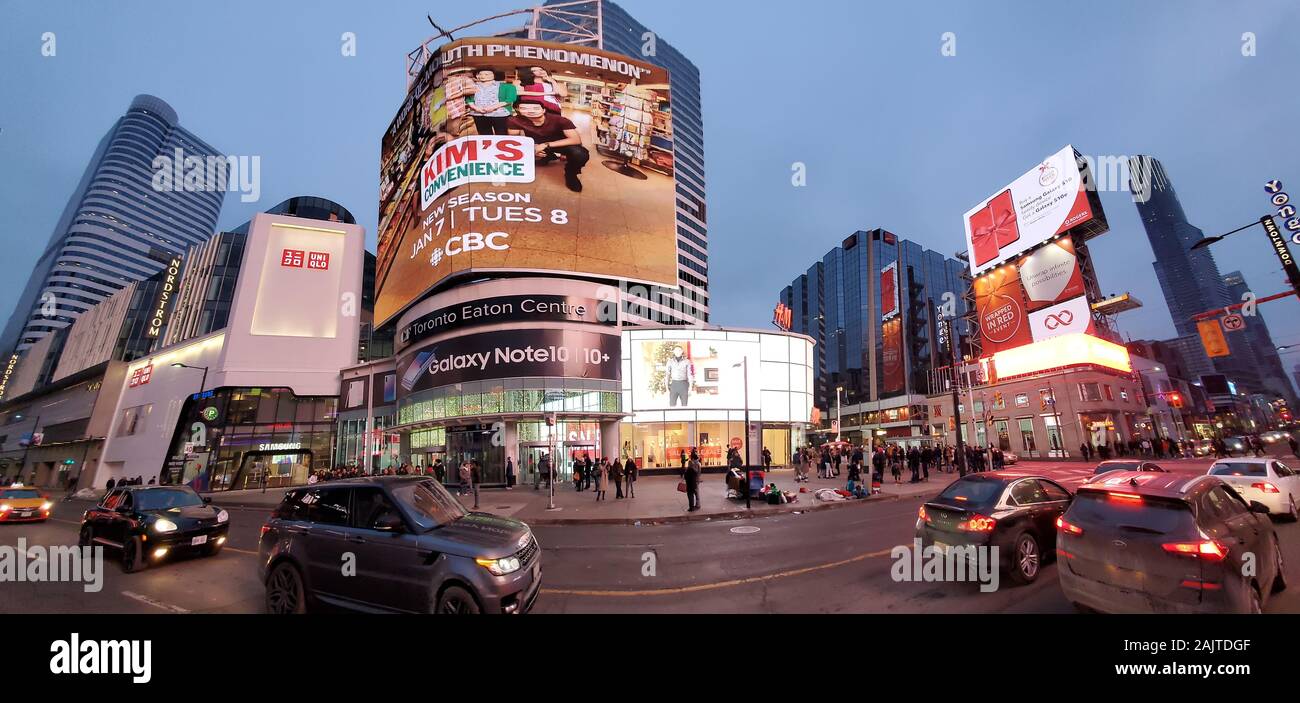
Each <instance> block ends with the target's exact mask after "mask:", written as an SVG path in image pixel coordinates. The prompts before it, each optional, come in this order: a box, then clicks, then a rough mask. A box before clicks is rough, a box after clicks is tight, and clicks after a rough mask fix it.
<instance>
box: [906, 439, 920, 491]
mask: <svg viewBox="0 0 1300 703" xmlns="http://www.w3.org/2000/svg"><path fill="white" fill-rule="evenodd" d="M907 468H908V470H909V471H911V472H912V481H911V483H920V482H921V452H920V451H918V450H917V449H916V447H912V448H911V449H909V450H907Z"/></svg>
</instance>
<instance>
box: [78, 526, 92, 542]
mask: <svg viewBox="0 0 1300 703" xmlns="http://www.w3.org/2000/svg"><path fill="white" fill-rule="evenodd" d="M94 543H95V533H94V532H93V531H91V529H90V525H86V526H85V527H83V528H81V534H79V535H78V536H77V546H78V547H89V546H91V545H93V544H94Z"/></svg>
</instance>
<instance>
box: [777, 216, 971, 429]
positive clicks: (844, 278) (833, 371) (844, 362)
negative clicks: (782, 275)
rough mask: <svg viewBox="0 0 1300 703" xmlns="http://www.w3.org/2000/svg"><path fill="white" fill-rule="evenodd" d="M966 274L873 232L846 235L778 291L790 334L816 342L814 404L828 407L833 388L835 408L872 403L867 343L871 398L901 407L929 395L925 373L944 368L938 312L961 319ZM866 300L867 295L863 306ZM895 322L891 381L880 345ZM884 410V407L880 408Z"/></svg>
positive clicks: (952, 262) (955, 264) (939, 257)
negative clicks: (873, 389)
mask: <svg viewBox="0 0 1300 703" xmlns="http://www.w3.org/2000/svg"><path fill="white" fill-rule="evenodd" d="M886 270H888V272H887V273H884V274H883V276H884V277H885V280H886V282H885V283H883V284H882V283H881V281H882V272H883V271H886ZM966 271H967V267H966V265H965V264H963V263H962V262H961V261H958V260H957V259H953V258H950V257H946V256H944V255H943V254H941V253H939V252H936V251H931V250H929V249H926V248H924V247H922V246H921V245H920V244H917V243H916V242H912V241H907V240H903V239H899V238H898V237H897V236H896V235H894V234H893V233H892V232H887V231H885V230H879V229H876V230H871V231H870V232H864V231H859V232H854V233H853V234H852V235H850V236H849V237H848V238H846V239H845V240H844V242H843V243H842V244H841V245H840V246H838V247H835V248H834V249H831V250H830V251H829V252H827V253H826V255H825V256H824V257H822V260H821V261H818V262H815V263H814V264H813V265H812V266H811V267H810V268H809V269H808V271H807V272H806V273H804V274H803V275H801V276H799V278H797V279H795V280H794V282H792V283H791V285H790V286H787V287H786V288H785V289H784V290H783V291H781V302H782V303H784V304H785V305H786V306H787V307H789V308H790V309H791V310H792V311H793V312H792V315H791V322H792V324H791V331H792V332H798V333H800V334H805V335H808V336H809V337H812V338H813V340H814V341H816V342H817V345H816V347H815V348H816V349H817V350H818V352H817V357H818V358H817V364H816V367H815V372H814V377H815V388H814V403H815V404H816V405H817V406H818V407H820V408H824V409H827V410H830V409H832V408H833V407H834V406H835V404H836V401H837V398H836V389H842V390H841V391H840V394H839V396H840V397H839V399H838V400H839V402H840V403H841V404H842V405H857V404H860V403H866V402H867V401H870V400H872V398H873V396H872V395H871V393H870V390H869V389H870V384H871V378H872V375H871V373H870V361H869V358H870V355H869V353H868V350H869V349H870V345H871V344H872V343H873V341H874V344H875V347H876V354H875V359H876V374H875V378H876V394H875V396H874V397H875V398H877V399H881V400H882V401H887V400H888V399H891V398H893V399H899V402H900V403H902V405H907V404H908V403H905V402H902V399H905V398H906V397H908V396H923V395H925V394H926V393H929V392H930V388H929V385H930V383H929V374H930V372H931V371H932V370H934V369H935V368H936V367H939V366H944V365H947V364H948V363H949V362H948V357H947V354H948V352H947V351H946V347H943V349H942V350H941V349H940V343H939V339H938V338H939V335H940V334H941V331H940V327H942V325H940V324H939V319H938V318H939V316H940V315H939V311H940V310H942V308H943V307H944V306H945V305H946V304H951V306H952V312H953V313H955V314H957V315H963V314H965V312H966V302H965V299H964V292H965V290H966V288H968V287H969V282H968V280H967V278H966ZM891 277H892V278H891ZM891 292H892V296H891ZM868 296H874V298H875V300H874V302H872V303H871V304H868ZM891 298H892V299H891ZM872 311H874V315H873V314H872ZM871 317H874V318H875V319H874V321H873V320H872V319H871ZM883 318H889V319H888V321H886V320H884V319H883ZM895 320H897V323H896V324H897V325H898V329H897V332H896V334H897V335H898V336H897V341H896V342H893V343H895V344H897V347H896V348H897V349H898V351H899V352H900V358H899V359H898V361H897V366H896V367H895V368H897V371H896V375H895V376H894V382H893V383H891V368H890V367H891V365H892V364H894V362H892V361H891V360H890V359H891V355H890V354H889V353H887V352H888V349H887V347H888V346H889V345H890V344H891V336H890V335H891V331H890V330H889V326H890V325H891V324H894V321H895ZM873 328H874V329H873ZM963 332H964V330H962V329H960V328H959V334H961V333H963ZM897 404H899V403H893V405H897ZM889 406H891V403H890V402H884V405H883V406H882V407H889Z"/></svg>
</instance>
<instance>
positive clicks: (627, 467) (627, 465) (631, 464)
mask: <svg viewBox="0 0 1300 703" xmlns="http://www.w3.org/2000/svg"><path fill="white" fill-rule="evenodd" d="M623 480H625V481H627V497H628V498H635V497H636V462H635V461H632V457H630V456H629V457H628V458H627V461H625V462H623Z"/></svg>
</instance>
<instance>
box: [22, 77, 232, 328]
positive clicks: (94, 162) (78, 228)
mask: <svg viewBox="0 0 1300 703" xmlns="http://www.w3.org/2000/svg"><path fill="white" fill-rule="evenodd" d="M178 153H180V154H183V157H184V158H189V157H195V158H198V159H202V160H203V161H204V162H205V163H206V162H208V161H210V160H211V159H220V157H218V152H217V150H216V149H215V148H214V147H212V146H210V145H209V144H207V143H206V142H205V141H203V140H202V139H200V138H199V137H197V136H196V135H194V134H193V133H191V132H189V131H188V130H186V129H185V128H184V127H181V126H180V123H179V121H178V117H177V115H176V111H175V110H173V109H172V108H171V107H170V106H169V105H168V104H167V103H166V102H164V101H162V100H160V99H159V98H156V97H153V96H151V95H139V96H136V98H135V99H134V100H132V101H131V105H130V107H129V108H128V109H127V111H126V114H125V115H123V116H122V117H121V118H120V119H119V120H118V121H117V123H116V124H114V125H113V128H112V129H110V130H109V132H108V134H107V135H106V136H105V137H104V138H103V140H102V141H101V142H100V144H99V147H98V149H97V150H96V152H95V154H94V156H92V158H91V160H90V165H89V166H88V167H87V169H86V172H85V174H84V175H83V177H82V180H81V182H80V183H79V184H78V186H77V189H76V190H75V191H74V192H73V194H72V196H71V197H70V198H69V200H68V205H67V208H66V209H65V210H64V213H63V215H62V217H61V218H60V219H59V222H58V225H57V226H56V227H55V230H54V233H53V234H52V235H51V237H50V240H49V244H48V245H47V246H46V248H45V251H44V253H43V254H42V255H41V258H40V259H39V260H38V261H37V262H36V265H35V266H33V268H32V274H31V277H30V278H29V280H28V282H27V285H26V287H25V288H24V289H23V292H22V295H21V297H20V299H19V302H18V305H17V306H16V307H15V309H14V312H13V315H12V316H11V317H10V320H9V323H8V325H7V326H6V327H5V330H4V334H3V337H0V348H4V349H6V350H8V349H17V350H18V351H20V352H25V351H26V350H28V349H29V348H31V346H32V345H34V344H36V343H37V342H39V341H40V340H41V339H43V338H44V337H46V336H48V335H50V334H53V333H55V332H57V331H59V330H62V329H64V328H66V327H68V326H69V325H71V324H72V323H73V322H74V321H76V319H77V318H78V317H80V316H81V315H82V314H83V313H85V312H86V311H88V310H90V309H92V308H93V307H94V306H96V305H98V304H99V303H101V302H103V301H104V300H106V299H108V298H109V297H111V296H112V295H114V294H115V293H117V292H118V291H120V290H122V289H123V288H125V287H126V286H128V285H130V284H131V283H132V282H134V281H140V280H144V279H148V278H150V277H151V276H153V275H155V274H157V273H159V272H160V271H162V270H163V269H165V268H166V267H167V265H168V263H169V262H170V261H171V259H172V257H173V256H175V255H177V254H180V253H183V252H184V251H185V250H186V249H187V248H189V247H191V246H193V245H195V244H198V243H199V242H202V241H204V240H206V239H207V238H208V237H210V236H212V233H213V231H215V229H216V224H217V219H218V216H219V215H220V213H221V204H222V199H223V197H224V195H225V193H224V190H217V189H197V190H196V189H191V190H187V189H186V188H185V187H183V184H175V185H174V187H172V188H164V189H156V188H155V187H154V175H155V172H156V171H157V170H158V169H159V168H160V164H164V163H165V164H168V165H170V164H171V163H172V161H173V160H174V159H175V158H176V155H177V154H178ZM209 157H211V159H210V158H209ZM160 160H165V161H160ZM221 164H222V166H223V167H224V164H225V161H224V159H221Z"/></svg>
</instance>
